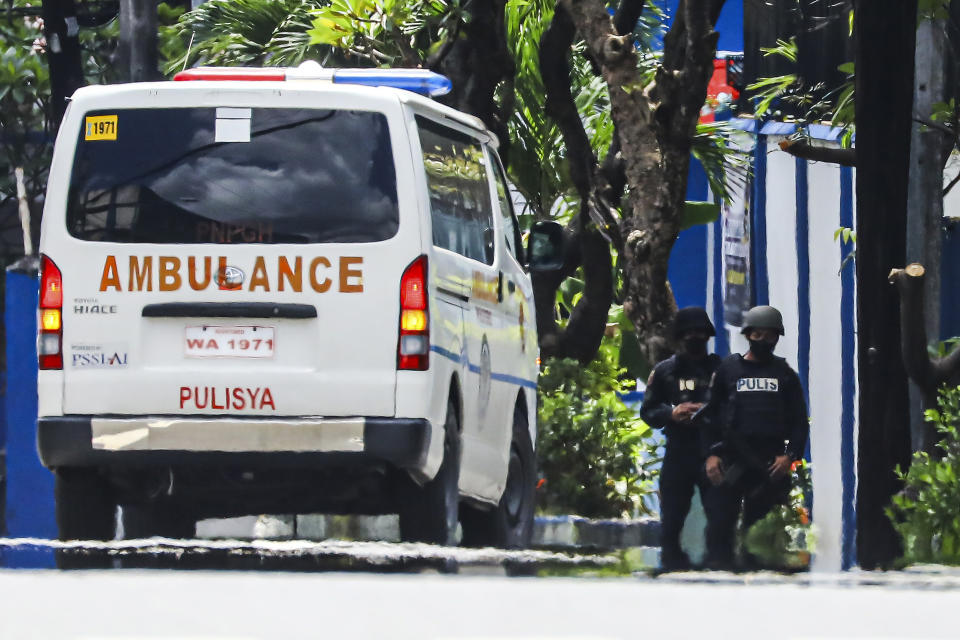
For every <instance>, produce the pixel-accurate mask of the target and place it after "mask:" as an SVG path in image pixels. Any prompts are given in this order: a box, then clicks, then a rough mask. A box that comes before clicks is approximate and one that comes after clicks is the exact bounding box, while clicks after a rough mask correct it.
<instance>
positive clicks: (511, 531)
mask: <svg viewBox="0 0 960 640" xmlns="http://www.w3.org/2000/svg"><path fill="white" fill-rule="evenodd" d="M536 467H537V459H536V453H535V452H534V449H533V443H532V442H531V441H530V431H529V429H528V428H527V419H526V414H525V413H524V412H523V410H522V409H521V407H520V406H519V405H518V406H517V408H516V409H515V410H514V414H513V437H512V441H511V443H510V461H509V467H508V471H507V486H506V487H505V488H504V490H503V495H502V496H501V497H500V502H499V503H498V504H497V506H496V507H492V508H487V509H482V508H480V507H476V506H468V505H464V507H463V509H462V513H461V522H462V524H463V544H464V546H470V547H500V548H503V549H524V548H526V547H528V546H530V540H531V538H532V537H533V512H534V485H535V483H536Z"/></svg>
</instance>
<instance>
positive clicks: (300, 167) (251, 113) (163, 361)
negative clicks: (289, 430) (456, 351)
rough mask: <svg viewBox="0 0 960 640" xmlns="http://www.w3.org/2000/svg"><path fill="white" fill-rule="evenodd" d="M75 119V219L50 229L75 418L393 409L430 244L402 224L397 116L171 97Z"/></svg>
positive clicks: (404, 191) (405, 195)
mask: <svg viewBox="0 0 960 640" xmlns="http://www.w3.org/2000/svg"><path fill="white" fill-rule="evenodd" d="M74 106H75V107H76V106H78V105H74ZM101 123H107V126H106V127H104V126H101ZM79 129H80V131H79V134H78V140H77V147H76V152H75V154H74V160H73V167H72V172H71V179H70V188H69V193H68V194H67V197H66V202H65V203H64V205H65V209H66V229H65V230H62V229H61V231H62V233H61V237H56V233H57V232H56V227H57V225H49V224H48V225H47V228H46V229H45V233H47V231H50V230H51V229H52V231H50V234H48V235H53V236H55V237H54V239H53V240H50V239H49V238H48V241H47V242H46V244H45V248H44V250H45V251H46V252H47V253H48V254H49V256H50V258H51V259H52V260H53V261H54V262H55V263H57V264H58V266H59V267H60V269H61V271H62V273H63V291H64V308H63V347H64V405H63V406H64V412H65V413H68V414H100V415H103V414H127V415H144V414H154V415H155V414H212V415H218V414H228V413H229V414H250V415H278V416H301V415H310V416H347V415H370V416H391V415H393V413H394V402H395V401H394V393H395V383H396V349H397V324H398V314H399V308H398V306H399V301H398V298H399V296H398V292H399V281H400V275H401V273H402V272H403V269H404V267H405V266H406V265H407V264H408V263H409V262H410V261H411V260H412V259H413V258H414V257H416V255H418V254H419V244H420V242H419V235H418V234H419V232H418V230H417V228H416V224H415V223H414V224H406V225H401V222H400V221H401V219H406V218H409V219H410V220H411V222H414V221H415V220H416V212H415V206H411V205H407V204H402V203H405V202H411V203H412V202H415V198H414V197H413V196H412V193H411V192H409V190H410V189H411V188H412V187H410V186H405V185H404V184H403V183H404V182H405V183H406V185H409V184H410V183H411V182H412V181H411V180H409V179H406V180H403V181H398V173H397V166H398V165H402V163H401V162H398V161H395V155H394V154H395V153H397V157H398V158H403V157H405V156H408V155H409V151H407V150H406V134H405V132H404V131H402V127H399V129H401V130H400V131H399V132H398V131H392V128H391V127H389V126H388V118H387V116H386V115H385V114H384V113H379V112H377V111H370V110H367V111H361V110H348V109H336V108H330V109H317V108H265V107H255V108H248V107H201V108H195V107H190V108H179V107H177V108H173V107H168V108H137V109H110V110H93V111H87V112H86V113H85V114H84V115H83V116H82V121H81V126H80V127H79ZM397 149H401V152H399V153H398V152H397V151H396V150H397ZM50 204H51V203H49V202H48V209H49V206H50ZM407 207H411V211H407V210H406V209H407ZM404 227H407V228H404Z"/></svg>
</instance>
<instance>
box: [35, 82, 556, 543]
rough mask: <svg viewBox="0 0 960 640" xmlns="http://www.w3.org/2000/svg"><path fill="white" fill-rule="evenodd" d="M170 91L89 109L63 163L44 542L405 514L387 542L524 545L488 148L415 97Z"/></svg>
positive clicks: (152, 89) (516, 252)
mask: <svg viewBox="0 0 960 640" xmlns="http://www.w3.org/2000/svg"><path fill="white" fill-rule="evenodd" d="M176 80H177V81H176V82H161V83H149V84H130V85H114V86H96V87H85V88H83V89H80V90H79V91H77V93H76V94H75V95H74V96H73V99H72V101H71V103H70V106H69V109H68V111H67V115H66V116H65V118H64V121H63V125H62V127H61V129H60V133H59V136H58V138H57V143H56V150H55V152H54V157H53V164H52V168H51V171H50V183H49V185H50V186H49V190H48V193H47V198H46V205H45V210H44V216H43V231H42V237H41V252H42V254H43V255H42V265H41V270H42V272H41V293H40V311H39V314H40V334H39V337H38V353H39V365H40V376H39V399H40V418H39V434H38V435H39V437H38V443H39V444H38V446H39V449H40V454H41V458H42V460H43V462H44V464H45V465H46V466H48V467H49V468H51V469H52V470H53V471H54V472H55V474H56V484H57V521H58V525H59V529H60V537H61V538H63V539H74V538H83V539H110V538H113V537H114V533H115V528H116V522H115V518H114V513H115V512H116V507H117V505H120V506H121V507H122V516H123V528H124V531H125V533H126V535H127V536H128V537H142V536H150V535H167V536H179V537H183V536H191V535H193V533H194V524H195V522H196V521H197V520H198V519H200V518H207V517H222V516H233V515H240V514H249V513H268V512H273V513H292V512H296V513H305V512H337V513H390V512H398V513H399V514H400V529H401V535H402V537H403V538H404V539H405V540H423V541H432V542H439V543H444V544H451V543H455V542H456V541H457V540H456V537H455V536H456V534H457V532H458V531H462V542H463V543H465V544H478V545H505V546H523V545H525V544H526V543H527V542H528V541H529V538H530V534H531V528H532V522H533V482H534V474H535V469H534V464H535V463H534V442H535V440H536V439H535V434H536V425H535V416H536V411H535V407H536V379H537V364H536V362H537V357H538V350H537V337H536V329H535V321H534V311H533V309H534V307H533V298H532V289H531V284H530V279H529V277H528V275H527V274H526V273H525V271H524V269H523V267H522V266H521V265H522V263H523V257H522V251H523V250H522V247H521V244H520V237H521V236H520V230H519V228H518V224H517V218H516V216H515V214H514V212H513V209H512V204H511V199H510V195H509V192H508V188H507V182H506V179H505V176H504V171H503V167H502V165H501V164H500V161H499V159H498V158H497V154H496V151H495V147H496V140H495V138H494V136H493V135H492V134H491V133H489V132H488V131H487V130H486V129H485V127H484V126H483V123H482V122H480V121H479V120H478V119H476V118H474V117H471V116H468V115H465V114H463V113H460V112H458V111H455V110H453V109H450V108H448V107H445V106H443V105H441V104H438V103H436V102H434V101H432V100H431V99H429V97H426V96H427V95H432V94H437V93H441V92H444V91H445V90H449V81H448V80H447V79H446V78H444V77H442V76H438V75H436V74H433V73H430V72H426V71H419V70H409V71H381V70H347V69H340V70H326V69H322V68H320V67H319V65H316V64H315V63H307V64H305V65H302V66H301V67H299V68H296V69H246V68H234V69H223V68H200V69H193V70H189V71H186V72H183V73H181V74H178V76H177V77H176ZM421 94H425V95H421ZM458 522H459V524H460V525H462V527H458V526H457V525H458Z"/></svg>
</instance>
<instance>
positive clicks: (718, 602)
mask: <svg viewBox="0 0 960 640" xmlns="http://www.w3.org/2000/svg"><path fill="white" fill-rule="evenodd" d="M736 580H737V583H736V584H734V583H731V584H701V583H684V582H682V581H676V580H673V581H664V580H662V579H657V580H654V579H649V578H636V577H632V578H631V577H627V578H608V579H597V578H536V579H532V578H505V577H498V576H480V575H437V574H429V573H428V574H420V575H409V574H403V575H383V574H362V573H351V574H344V573H319V574H317V573H313V574H308V573H289V572H272V573H262V572H261V573H257V572H245V571H244V572H238V571H232V572H227V571H221V572H208V571H145V570H126V571H73V572H56V571H2V572H0V607H2V615H0V638H4V639H7V638H11V639H17V640H19V639H21V638H57V639H58V640H62V639H74V638H78V639H83V640H133V639H134V638H136V639H140V638H150V639H152V640H160V639H163V640H172V639H175V638H176V639H179V640H188V639H189V640H200V639H204V640H206V639H216V640H254V639H256V640H260V639H264V640H266V639H271V640H272V639H274V638H283V639H285V640H288V639H289V640H292V639H297V638H378V639H385V638H389V639H399V638H421V639H435V638H436V639H463V640H479V639H481V638H525V639H527V640H530V639H533V638H564V639H568V640H569V639H571V638H578V639H581V640H585V639H590V640H607V639H614V638H617V639H619V638H624V639H626V638H656V639H657V640H662V639H665V638H685V639H687V638H695V639H699V638H704V639H706V638H711V639H716V638H721V639H722V638H738V639H748V638H763V639H765V640H768V639H777V640H791V639H794V640H805V639H811V638H829V639H831V640H838V639H840V638H884V639H888V640H892V639H894V638H956V637H958V635H960V629H958V624H957V614H956V611H957V609H958V607H960V591H958V590H956V589H939V590H931V589H907V588H898V587H889V586H887V587H877V586H859V587H850V586H831V584H830V583H829V581H825V580H822V581H818V582H817V584H816V586H802V585H797V584H779V585H778V584H757V585H744V584H743V580H742V579H741V578H737V579H736ZM747 620H749V622H746V621H747Z"/></svg>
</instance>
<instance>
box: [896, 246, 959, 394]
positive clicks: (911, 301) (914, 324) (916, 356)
mask: <svg viewBox="0 0 960 640" xmlns="http://www.w3.org/2000/svg"><path fill="white" fill-rule="evenodd" d="M925 273H926V270H925V269H924V268H923V265H921V264H918V263H913V264H910V265H907V266H906V267H905V268H903V269H893V270H892V271H891V272H890V275H889V276H888V278H887V279H888V280H889V282H890V283H891V284H893V285H895V286H896V287H897V292H898V293H899V294H900V352H901V356H902V357H903V364H904V367H905V368H906V370H907V375H908V376H910V379H911V380H913V381H914V382H916V383H917V386H919V387H920V389H921V390H922V391H923V393H924V395H925V396H926V397H927V400H928V402H927V404H928V406H932V405H933V404H935V398H936V393H937V389H938V388H939V387H940V385H942V384H944V383H953V382H955V381H956V380H957V379H958V377H960V348H954V349H953V351H951V352H950V353H949V354H947V355H946V356H944V357H942V358H932V357H930V354H929V353H928V351H927V329H926V323H925V322H924V318H923V281H924V275H925Z"/></svg>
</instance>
